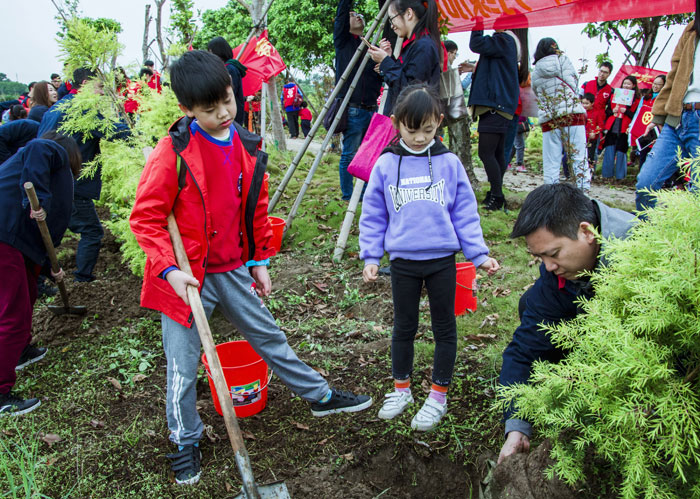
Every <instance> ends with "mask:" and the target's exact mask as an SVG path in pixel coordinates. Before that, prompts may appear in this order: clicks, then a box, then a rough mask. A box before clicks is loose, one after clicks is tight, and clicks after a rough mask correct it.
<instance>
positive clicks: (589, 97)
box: [581, 92, 595, 104]
mask: <svg viewBox="0 0 700 499" xmlns="http://www.w3.org/2000/svg"><path fill="white" fill-rule="evenodd" d="M581 99H586V100H587V101H588V102H590V103H591V104H593V103H594V102H595V95H593V94H592V93H590V92H586V93H585V94H583V97H581Z"/></svg>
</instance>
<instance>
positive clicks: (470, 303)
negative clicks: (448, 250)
mask: <svg viewBox="0 0 700 499" xmlns="http://www.w3.org/2000/svg"><path fill="white" fill-rule="evenodd" d="M476 304H477V299H476V269H475V268H474V264H473V263H472V262H460V263H458V264H457V290H456V292H455V315H463V314H464V313H466V311H467V310H469V311H470V312H476Z"/></svg>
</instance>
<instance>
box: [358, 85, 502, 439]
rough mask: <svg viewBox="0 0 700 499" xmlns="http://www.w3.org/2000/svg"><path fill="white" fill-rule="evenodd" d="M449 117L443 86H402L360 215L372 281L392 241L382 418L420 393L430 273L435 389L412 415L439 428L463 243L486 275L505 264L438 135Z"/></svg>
mask: <svg viewBox="0 0 700 499" xmlns="http://www.w3.org/2000/svg"><path fill="white" fill-rule="evenodd" d="M442 117H443V115H442V114H441V112H440V101H439V99H438V97H437V95H436V94H435V92H434V91H433V90H431V89H430V88H428V87H427V86H426V85H425V84H419V85H411V86H409V87H406V88H405V89H404V90H403V91H402V92H401V95H400V96H399V99H398V102H397V104H396V106H395V107H394V114H393V115H392V116H391V120H392V122H393V124H394V127H395V128H396V129H397V130H398V132H399V136H400V138H399V137H397V139H399V140H395V141H393V142H392V144H390V145H389V147H387V149H386V150H384V152H383V153H382V155H381V156H380V157H379V159H378V160H377V163H376V164H375V165H374V168H373V169H372V174H371V175H370V178H369V183H368V185H367V191H366V192H365V196H364V201H363V203H362V216H361V217H360V258H362V259H363V260H364V261H365V268H364V270H363V272H362V277H363V278H364V280H365V282H370V281H375V280H376V279H377V273H378V269H379V260H380V259H381V258H382V257H383V256H384V252H385V251H387V252H388V253H389V258H390V259H391V289H392V295H393V300H394V330H393V334H392V338H391V370H392V376H393V378H394V391H392V392H390V393H388V394H387V395H386V396H385V399H384V404H383V406H382V409H381V410H380V411H379V417H380V418H382V419H393V418H394V417H396V416H398V415H399V414H401V413H402V412H403V411H404V409H405V408H406V407H407V406H408V405H409V404H412V403H413V396H412V395H411V388H410V383H411V374H412V372H413V341H414V339H415V335H416V331H417V329H418V305H419V301H420V295H421V288H422V287H423V283H425V287H426V289H427V291H428V300H429V302H430V315H431V321H432V329H433V335H434V337H435V354H434V358H433V375H432V387H431V390H430V395H429V396H428V398H427V399H426V401H425V403H424V404H423V407H422V408H421V409H420V411H418V413H417V414H416V415H415V417H414V418H413V420H412V421H411V427H412V428H414V429H417V430H420V431H428V430H431V429H432V428H434V427H435V426H436V425H437V424H438V423H439V422H440V419H442V417H443V416H444V415H445V413H446V412H447V389H448V387H449V385H450V381H451V380H452V372H453V370H454V363H455V358H456V355H457V322H456V320H455V315H454V301H455V289H456V281H457V270H456V266H455V253H457V252H458V251H461V252H462V253H464V256H465V257H466V258H467V259H469V260H471V261H472V262H473V263H474V266H475V267H479V268H481V269H484V270H486V271H488V273H489V275H491V274H493V273H494V272H496V270H498V268H499V265H498V262H497V261H496V260H495V259H493V258H490V257H489V256H488V253H489V250H488V248H487V247H486V244H484V238H483V235H482V232H481V225H480V224H479V214H478V213H477V202H476V198H475V197H474V192H473V191H472V188H471V185H470V184H469V180H468V179H467V175H466V173H465V171H464V167H463V166H462V163H461V162H460V161H459V159H458V158H457V156H455V155H454V154H453V153H451V152H450V151H449V150H448V149H447V148H446V147H445V146H443V145H442V142H440V141H439V140H435V134H436V132H437V130H438V127H439V126H440V122H441V121H442Z"/></svg>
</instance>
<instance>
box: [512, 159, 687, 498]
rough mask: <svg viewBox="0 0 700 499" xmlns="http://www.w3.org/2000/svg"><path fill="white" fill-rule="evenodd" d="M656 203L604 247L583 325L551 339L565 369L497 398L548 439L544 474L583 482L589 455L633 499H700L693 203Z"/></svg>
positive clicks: (556, 330) (669, 194) (562, 328)
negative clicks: (562, 353) (614, 474)
mask: <svg viewBox="0 0 700 499" xmlns="http://www.w3.org/2000/svg"><path fill="white" fill-rule="evenodd" d="M693 163H694V166H693V168H694V170H693V171H694V172H695V174H694V178H695V180H696V181H698V180H700V175H698V172H699V169H698V165H699V164H700V159H696V160H694V162H693ZM696 185H697V184H696ZM658 202H659V204H658V206H657V208H656V209H653V210H649V211H648V221H647V222H644V223H640V224H639V225H638V226H636V227H635V228H634V229H633V231H632V234H631V236H630V237H629V238H628V239H626V240H624V241H623V240H614V241H610V242H609V243H606V245H605V249H604V253H605V256H606V258H607V259H608V262H609V266H608V267H606V268H603V269H602V270H601V271H600V272H599V273H596V274H595V275H593V276H592V278H591V279H592V281H593V283H594V286H595V289H596V295H595V297H593V298H592V299H591V300H589V301H587V302H585V303H583V310H584V313H583V314H580V315H579V316H578V317H577V318H576V319H574V320H572V321H568V322H565V323H562V324H560V325H558V326H556V327H552V328H551V329H550V330H549V332H550V334H551V335H552V341H553V342H554V343H555V344H557V345H558V346H560V347H561V348H564V349H570V350H571V353H570V354H569V355H568V357H567V358H566V359H565V360H564V361H562V362H560V363H559V364H551V363H547V362H539V363H536V364H535V366H534V370H533V374H532V377H531V381H532V384H530V385H527V386H524V385H519V386H513V387H510V388H507V389H504V390H503V392H502V394H503V395H504V396H505V397H506V400H505V403H509V402H510V401H512V400H514V399H515V398H517V400H518V407H519V417H522V418H524V419H527V420H530V421H532V422H534V423H535V425H536V426H537V427H539V429H540V430H541V431H542V433H543V434H544V435H545V436H547V437H549V438H551V439H552V441H553V449H552V453H553V457H554V458H556V460H557V462H556V464H555V465H554V467H553V469H552V470H550V473H552V472H553V471H556V473H557V474H558V475H559V476H560V477H562V478H563V479H564V480H566V481H567V482H569V483H572V484H573V483H575V482H580V481H581V480H584V479H585V478H586V477H585V475H584V473H585V472H584V456H585V454H586V451H587V450H592V451H593V452H595V454H596V455H598V456H600V457H602V458H603V459H605V460H606V461H608V462H609V463H610V464H611V465H612V467H613V468H614V469H615V470H616V471H619V473H620V475H621V477H622V483H621V488H620V490H619V492H620V495H621V496H622V497H624V498H630V499H631V498H636V497H647V498H655V499H656V498H681V497H682V498H687V497H700V398H699V396H698V388H699V383H698V379H699V377H698V376H697V374H698V369H699V368H700V269H699V268H698V252H700V216H698V213H700V194H698V193H697V192H681V191H663V192H660V193H659V194H658Z"/></svg>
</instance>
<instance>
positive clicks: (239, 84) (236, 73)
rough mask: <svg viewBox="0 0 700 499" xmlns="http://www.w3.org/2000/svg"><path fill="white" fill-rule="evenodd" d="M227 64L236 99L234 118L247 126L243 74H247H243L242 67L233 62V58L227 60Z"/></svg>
mask: <svg viewBox="0 0 700 499" xmlns="http://www.w3.org/2000/svg"><path fill="white" fill-rule="evenodd" d="M238 64H240V63H238ZM225 66H226V71H228V74H229V76H230V77H231V89H232V90H233V96H234V98H235V99H236V117H235V118H234V121H235V122H236V123H238V124H239V125H244V126H246V124H245V123H244V121H245V109H243V107H244V106H245V97H244V96H243V76H245V75H242V74H241V71H240V69H239V68H238V67H237V66H236V63H234V62H233V59H229V60H228V61H226V64H225Z"/></svg>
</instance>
